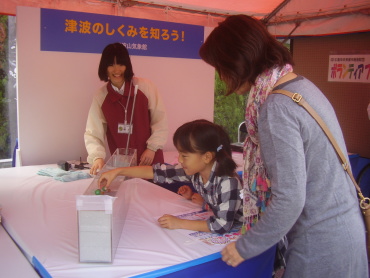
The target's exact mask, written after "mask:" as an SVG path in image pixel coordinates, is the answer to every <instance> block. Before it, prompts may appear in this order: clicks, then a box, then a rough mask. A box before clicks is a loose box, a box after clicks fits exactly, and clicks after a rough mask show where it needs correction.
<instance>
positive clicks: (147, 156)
mask: <svg viewBox="0 0 370 278" xmlns="http://www.w3.org/2000/svg"><path fill="white" fill-rule="evenodd" d="M154 156H155V151H152V150H149V149H146V150H145V151H144V152H143V153H142V155H141V157H140V164H139V166H143V165H152V163H153V160H154Z"/></svg>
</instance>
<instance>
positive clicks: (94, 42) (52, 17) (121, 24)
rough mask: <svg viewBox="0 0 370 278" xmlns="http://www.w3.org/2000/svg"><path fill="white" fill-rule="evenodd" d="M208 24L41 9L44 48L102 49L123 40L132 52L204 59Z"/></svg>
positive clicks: (87, 50) (72, 50)
mask: <svg viewBox="0 0 370 278" xmlns="http://www.w3.org/2000/svg"><path fill="white" fill-rule="evenodd" d="M203 41H204V27H203V26H198V25H190V24H180V23H172V22H165V21H156V20H148V19H137V18H131V17H122V16H111V15H100V14H91V13H82V12H72V11H63V10H51V9H41V51H61V52H82V53H102V51H103V49H104V47H105V46H106V45H108V44H110V43H115V42H120V43H122V44H124V45H125V46H126V48H127V49H128V51H129V53H130V55H138V56H156V57H176V58H190V59H200V57H199V54H198V51H199V48H200V46H201V45H202V43H203Z"/></svg>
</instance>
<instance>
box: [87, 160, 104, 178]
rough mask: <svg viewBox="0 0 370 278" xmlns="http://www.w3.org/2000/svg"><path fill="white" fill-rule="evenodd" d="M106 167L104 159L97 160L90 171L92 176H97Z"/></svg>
mask: <svg viewBox="0 0 370 278" xmlns="http://www.w3.org/2000/svg"><path fill="white" fill-rule="evenodd" d="M103 166H104V159H103V158H97V159H95V161H94V163H93V165H92V166H91V169H90V174H91V175H96V174H97V173H98V172H99V171H100V170H101V169H102V168H103Z"/></svg>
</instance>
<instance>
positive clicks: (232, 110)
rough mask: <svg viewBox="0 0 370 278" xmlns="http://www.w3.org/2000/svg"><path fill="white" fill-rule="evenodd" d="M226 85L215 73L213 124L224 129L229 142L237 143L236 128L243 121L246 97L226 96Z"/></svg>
mask: <svg viewBox="0 0 370 278" xmlns="http://www.w3.org/2000/svg"><path fill="white" fill-rule="evenodd" d="M225 94H226V84H225V83H224V82H223V81H222V80H221V79H220V77H219V75H218V74H217V72H216V77H215V103H214V107H215V109H214V122H215V123H216V124H219V125H221V126H223V127H224V129H225V130H226V132H227V133H228V134H229V136H230V139H231V142H237V141H238V127H239V124H240V123H241V122H243V121H244V113H245V102H246V98H247V96H246V95H243V96H241V95H237V94H231V95H229V96H226V95H225Z"/></svg>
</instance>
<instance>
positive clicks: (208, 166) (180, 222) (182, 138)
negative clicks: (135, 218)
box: [99, 120, 243, 234]
mask: <svg viewBox="0 0 370 278" xmlns="http://www.w3.org/2000/svg"><path fill="white" fill-rule="evenodd" d="M173 144H174V146H175V147H176V149H177V151H178V152H179V158H178V161H179V164H177V165H166V164H156V165H153V166H134V167H122V168H117V169H113V170H110V171H108V172H105V173H103V174H102V175H101V177H100V178H99V186H100V187H104V186H105V187H108V186H109V185H110V183H111V182H112V180H114V179H115V178H116V177H117V176H118V175H122V176H127V177H136V178H143V179H153V180H154V182H158V183H164V182H167V183H171V182H173V181H180V182H189V181H191V182H192V184H193V186H194V188H195V190H196V191H197V193H193V192H192V190H191V189H190V187H188V186H182V187H180V188H179V191H178V193H179V194H181V195H182V196H183V197H185V198H186V199H188V200H192V201H193V202H196V203H199V204H203V202H204V204H205V205H206V206H208V208H209V209H210V210H212V212H213V216H211V217H210V218H209V219H208V220H187V219H180V218H177V217H175V216H172V215H169V214H165V215H163V216H162V217H160V218H159V219H158V222H159V224H160V225H161V227H163V228H167V229H187V230H193V231H202V232H213V233H220V234H223V233H226V232H228V231H230V230H231V228H232V227H233V226H235V225H236V224H240V223H241V222H242V219H243V212H242V201H241V198H240V196H239V193H240V190H241V189H242V187H241V183H240V180H239V177H238V175H237V174H236V172H235V170H236V163H235V162H234V160H233V159H232V156H231V148H230V139H229V137H228V135H227V133H226V132H225V131H224V129H223V128H222V127H221V126H219V125H216V124H214V123H212V122H209V121H207V120H195V121H192V122H188V123H185V124H183V125H182V126H180V127H179V128H178V129H177V130H176V132H175V134H174V136H173Z"/></svg>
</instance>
